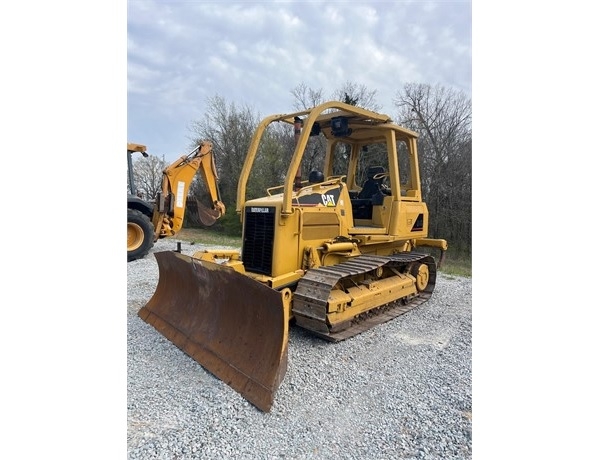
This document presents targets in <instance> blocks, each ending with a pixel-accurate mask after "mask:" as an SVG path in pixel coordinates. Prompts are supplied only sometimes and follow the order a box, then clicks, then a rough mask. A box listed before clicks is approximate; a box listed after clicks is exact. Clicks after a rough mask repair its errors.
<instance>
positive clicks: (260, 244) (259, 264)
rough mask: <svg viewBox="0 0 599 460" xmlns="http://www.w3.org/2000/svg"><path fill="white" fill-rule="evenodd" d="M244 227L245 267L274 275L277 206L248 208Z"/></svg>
mask: <svg viewBox="0 0 599 460" xmlns="http://www.w3.org/2000/svg"><path fill="white" fill-rule="evenodd" d="M244 228H245V230H244V235H243V248H242V250H241V254H242V256H241V258H242V260H243V265H244V266H245V269H246V270H248V271H252V272H255V273H261V274H263V275H272V252H273V236H274V228H275V208H272V207H260V208H252V207H248V208H246V210H245V225H244Z"/></svg>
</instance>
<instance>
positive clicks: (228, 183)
mask: <svg viewBox="0 0 599 460" xmlns="http://www.w3.org/2000/svg"><path fill="white" fill-rule="evenodd" d="M291 94H292V95H293V98H294V103H293V109H292V110H289V111H288V112H292V111H300V110H304V109H308V108H310V107H313V106H315V105H318V104H320V103H323V102H326V101H327V100H339V101H343V102H346V103H349V104H352V105H356V106H359V107H362V108H365V109H369V110H372V111H375V112H380V110H381V106H380V105H379V104H378V103H377V100H376V90H370V89H368V88H367V87H365V86H364V85H358V84H355V83H351V82H347V83H345V84H344V85H343V86H342V87H340V88H339V89H337V90H335V91H334V92H333V93H332V94H331V95H330V96H329V97H325V95H324V92H323V90H322V89H314V88H310V87H308V86H307V85H306V84H305V83H301V84H299V85H298V86H296V87H295V88H293V89H292V90H291ZM393 106H394V107H395V108H396V109H397V113H396V114H395V116H393V115H392V114H388V115H391V116H392V118H393V120H394V122H395V123H397V124H399V125H401V126H405V127H406V128H409V129H411V130H413V131H415V132H417V133H418V134H419V135H420V137H419V139H418V154H419V158H420V176H421V186H422V196H423V199H424V201H425V202H426V203H427V206H428V208H429V214H430V216H429V236H430V237H432V238H444V239H446V240H448V242H449V245H450V250H451V251H452V252H453V253H454V254H455V255H458V256H460V255H461V256H465V257H469V256H470V255H471V250H472V249H471V248H472V244H471V242H472V102H471V99H470V97H468V96H467V95H466V94H464V93H463V92H459V91H456V90H454V89H452V88H447V87H443V86H441V85H436V86H432V85H429V84H421V83H408V84H406V85H404V86H403V88H401V89H400V90H398V91H397V92H396V95H395V98H394V100H393ZM265 115H271V114H265ZM261 119H262V115H261V114H259V113H257V112H256V111H255V110H254V109H252V108H251V107H250V106H248V105H245V104H243V105H239V104H236V103H235V102H232V101H227V100H226V99H225V98H223V97H221V96H218V95H216V96H213V97H210V98H209V99H208V100H207V107H206V111H205V113H204V117H203V118H202V119H200V120H195V121H192V123H191V125H190V131H191V136H190V138H191V140H192V142H191V145H190V150H191V149H193V148H194V147H195V146H196V145H198V143H199V142H200V141H202V140H203V139H208V140H210V141H211V142H212V143H213V152H214V160H215V163H216V166H217V172H218V176H219V189H220V193H221V199H222V201H223V202H224V203H225V205H226V206H227V215H226V216H225V217H224V218H222V219H221V220H220V221H218V222H217V225H220V226H221V228H222V229H223V230H224V231H227V232H230V233H237V234H239V233H240V231H241V225H240V223H239V217H238V216H237V214H236V212H235V204H236V203H235V202H236V199H237V180H238V178H239V176H240V174H241V169H242V167H243V162H244V159H245V154H246V152H247V150H248V147H249V144H250V142H251V139H252V136H253V134H254V130H255V128H256V126H257V125H258V123H259V122H260V121H261ZM293 146H294V134H293V130H292V129H291V130H289V129H283V127H281V129H277V128H273V129H271V130H269V132H268V141H267V142H266V143H265V144H264V147H263V151H262V152H261V154H260V155H259V156H258V158H257V159H256V163H255V165H254V168H253V171H254V172H253V173H252V176H251V177H250V180H249V181H248V190H247V193H246V197H247V198H249V199H251V198H256V197H260V196H264V194H265V191H266V189H267V188H268V187H273V186H276V185H281V184H282V183H283V181H284V177H285V174H286V173H287V169H288V166H289V162H290V159H291V154H292V152H293ZM306 150H307V151H306V152H305V154H304V161H303V162H302V177H303V178H307V176H308V174H309V172H310V171H311V170H312V169H314V167H315V165H320V164H322V159H323V157H324V142H322V139H320V140H319V138H318V137H315V138H314V139H311V140H310V143H309V144H308V146H307V147H306ZM166 166H167V164H166V163H165V162H164V161H163V160H160V159H159V158H158V157H155V156H152V155H150V156H149V157H148V158H141V159H137V160H136V161H134V174H135V180H136V184H137V187H138V189H140V190H142V192H143V193H144V194H145V195H147V197H153V196H155V194H156V192H157V191H158V190H159V189H160V178H161V171H162V169H164V167H166ZM191 193H192V194H194V195H195V196H196V197H197V198H198V199H200V200H206V197H207V193H206V191H205V188H204V184H203V183H202V181H201V180H195V181H194V183H193V184H192V187H191Z"/></svg>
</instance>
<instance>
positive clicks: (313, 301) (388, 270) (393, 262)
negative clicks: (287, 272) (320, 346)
mask: <svg viewBox="0 0 599 460" xmlns="http://www.w3.org/2000/svg"><path fill="white" fill-rule="evenodd" d="M422 264H425V265H426V267H428V282H427V283H426V285H425V286H422V287H423V288H422V289H418V292H417V293H416V294H413V293H412V294H409V295H406V296H403V297H400V298H397V299H396V300H395V301H392V302H388V303H386V304H383V305H378V304H376V303H373V305H372V308H370V309H369V310H368V311H366V312H362V313H359V314H357V315H355V316H354V317H352V319H351V321H347V322H346V323H345V324H343V325H341V326H337V327H336V328H331V326H330V323H329V322H328V320H327V311H328V302H329V296H330V294H331V292H332V291H333V290H336V289H341V290H344V286H347V285H352V284H353V285H359V284H362V285H366V284H368V283H371V282H374V283H376V281H377V279H383V278H388V277H389V276H391V277H393V276H396V277H398V282H399V279H400V277H403V278H404V279H405V277H406V276H407V275H408V274H412V275H413V276H414V277H415V276H416V273H417V270H418V267H420V266H421V265H422ZM377 272H378V273H379V275H378V276H377ZM380 273H385V274H386V275H383V276H382V277H380ZM436 276H437V267H436V263H435V260H434V259H433V258H432V257H431V256H429V255H426V254H419V253H414V252H406V253H399V254H393V255H391V256H372V255H361V256H357V257H354V258H352V259H351V260H348V261H347V262H344V263H341V264H338V265H332V266H323V267H319V268H316V269H313V270H309V271H308V272H307V273H306V275H305V276H304V277H303V278H302V279H301V280H300V281H299V282H298V285H297V288H296V290H295V292H294V296H293V308H292V311H293V315H294V317H295V320H296V322H297V324H298V325H299V326H300V327H303V328H305V329H308V330H310V331H311V332H312V333H314V334H316V335H318V336H320V337H322V338H324V339H325V340H328V341H331V342H339V341H341V340H345V339H347V338H349V337H353V336H355V335H357V334H360V333H361V332H364V331H366V330H368V329H371V328H372V327H374V326H376V325H379V324H382V323H385V322H387V321H390V320H392V319H393V318H396V317H397V316H399V315H402V314H404V313H406V312H408V311H410V310H412V309H414V308H415V307H417V306H418V305H421V304H422V303H424V302H426V301H427V300H428V299H429V298H430V297H431V295H432V293H433V291H434V288H435V282H436ZM414 284H416V285H417V282H416V281H414ZM344 292H346V291H345V290H344ZM373 302H374V298H373Z"/></svg>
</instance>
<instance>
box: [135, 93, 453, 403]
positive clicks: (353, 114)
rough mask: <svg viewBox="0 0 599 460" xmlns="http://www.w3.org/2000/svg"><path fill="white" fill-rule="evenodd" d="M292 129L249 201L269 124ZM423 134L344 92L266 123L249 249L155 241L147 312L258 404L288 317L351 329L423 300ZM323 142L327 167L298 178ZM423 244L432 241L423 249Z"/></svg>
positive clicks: (249, 163) (430, 278) (255, 144)
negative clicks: (277, 177) (273, 176)
mask: <svg viewBox="0 0 599 460" xmlns="http://www.w3.org/2000/svg"><path fill="white" fill-rule="evenodd" d="M273 124H283V126H288V127H289V129H290V131H289V132H291V129H293V133H294V139H295V147H294V151H293V154H292V156H291V161H290V164H289V168H288V170H287V175H286V177H285V179H284V183H283V184H282V185H275V186H273V187H271V188H269V189H267V190H266V191H265V196H263V197H262V198H256V199H246V188H247V185H248V180H249V178H250V174H251V171H252V167H253V165H254V162H255V159H256V158H257V155H259V154H260V153H261V152H263V151H264V150H263V149H266V148H267V144H268V146H270V147H272V145H271V143H272V139H273V137H272V136H269V132H270V129H271V125H273ZM417 137H418V134H417V133H416V132H414V131H411V130H409V129H406V128H404V127H401V126H399V125H397V124H394V123H393V122H392V120H391V119H390V118H389V116H387V115H384V114H380V113H376V112H372V111H369V110H365V109H362V108H359V107H355V106H353V105H348V104H345V103H342V102H338V101H331V102H326V103H323V104H320V105H318V106H316V107H313V108H311V109H308V110H303V111H299V112H295V113H289V114H283V115H272V116H269V117H266V118H264V119H263V120H262V121H261V123H260V124H259V125H258V127H257V129H256V132H255V134H254V137H253V139H252V141H251V144H250V146H249V150H248V152H247V155H246V159H245V162H244V165H243V169H242V172H241V175H240V178H239V183H238V190H237V206H236V210H237V213H238V214H239V216H240V219H241V222H242V247H241V250H239V251H238V250H204V251H198V252H196V253H194V254H193V256H188V255H184V254H181V253H180V252H177V251H164V252H157V253H155V256H156V260H157V262H158V268H159V280H158V285H157V287H156V291H155V292H154V294H153V296H152V297H151V299H150V300H149V302H148V303H147V304H146V305H145V306H144V307H142V308H141V309H140V311H139V316H140V317H141V318H142V319H143V320H144V321H146V322H147V323H149V324H151V325H153V326H154V327H155V328H156V329H157V330H158V331H159V332H160V333H161V334H163V335H164V336H165V337H166V338H167V339H168V340H170V341H171V342H172V343H173V344H175V345H176V346H177V347H179V348H180V349H182V350H183V351H184V352H185V353H187V354H188V355H189V356H191V357H192V358H193V359H194V360H196V361H197V362H198V363H199V364H201V365H202V366H203V367H204V368H205V369H207V370H208V371H209V372H211V373H212V374H213V375H215V376H216V377H218V378H219V379H221V380H223V381H224V382H226V383H227V384H228V385H229V386H230V387H232V388H233V389H234V390H236V391H237V392H238V393H240V394H241V395H242V396H243V397H244V398H245V399H247V400H248V401H249V402H251V403H252V404H253V405H255V406H256V407H257V408H259V409H260V410H262V411H265V412H268V411H270V409H271V407H272V405H273V402H274V396H275V393H276V391H277V389H278V388H279V386H280V384H281V382H282V381H283V378H284V376H285V372H286V369H287V342H288V333H289V327H290V326H292V327H302V328H305V329H307V330H309V331H311V332H312V333H313V334H315V335H317V336H319V337H322V338H323V339H325V340H328V341H332V342H336V341H340V340H344V339H347V338H350V337H352V336H354V335H356V334H359V333H361V332H363V331H365V330H367V329H369V328H372V327H374V326H375V325H378V324H381V323H383V322H386V321H389V320H391V319H393V318H395V317H397V316H398V315H401V314H403V313H405V312H407V311H409V310H411V309H412V308H414V307H416V306H418V305H420V304H422V303H423V302H426V300H427V299H429V298H430V297H431V295H432V294H433V290H434V287H435V280H436V274H437V267H438V264H437V262H436V261H435V259H434V257H433V255H431V254H433V253H434V252H437V250H438V252H439V255H440V259H439V263H440V262H441V260H442V259H443V256H444V254H445V251H446V250H447V242H446V241H445V240H443V239H432V238H428V237H427V236H428V223H429V214H428V209H427V206H426V204H425V203H424V202H423V201H422V196H421V186H420V173H419V163H418V152H417ZM314 142H319V143H320V144H319V145H323V146H325V147H324V149H325V152H324V155H323V161H322V164H321V165H320V168H314V169H312V168H306V169H312V170H310V172H309V173H308V174H307V176H308V177H307V178H303V177H302V160H303V159H304V160H305V159H306V158H305V157H306V156H307V152H309V151H313V149H312V148H311V147H310V148H309V146H311V145H313V143H314ZM418 248H425V249H424V250H423V251H417V250H418Z"/></svg>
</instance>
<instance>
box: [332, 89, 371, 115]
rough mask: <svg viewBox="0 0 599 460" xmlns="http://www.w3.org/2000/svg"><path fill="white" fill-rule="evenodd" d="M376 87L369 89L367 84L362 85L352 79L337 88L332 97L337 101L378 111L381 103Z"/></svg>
mask: <svg viewBox="0 0 599 460" xmlns="http://www.w3.org/2000/svg"><path fill="white" fill-rule="evenodd" d="M376 92H377V91H376V89H374V90H369V89H368V88H367V87H366V85H361V84H358V83H354V82H351V81H347V82H345V83H344V84H343V85H342V86H341V88H339V89H336V90H335V91H334V92H333V94H332V98H333V99H334V100H337V101H341V102H345V103H347V104H351V105H355V106H356V107H361V108H363V109H368V110H372V111H373V112H378V111H379V110H381V107H382V106H381V105H380V104H379V103H378V102H377V101H376Z"/></svg>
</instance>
